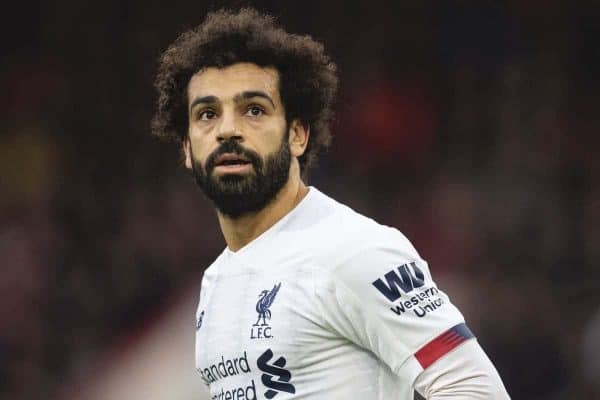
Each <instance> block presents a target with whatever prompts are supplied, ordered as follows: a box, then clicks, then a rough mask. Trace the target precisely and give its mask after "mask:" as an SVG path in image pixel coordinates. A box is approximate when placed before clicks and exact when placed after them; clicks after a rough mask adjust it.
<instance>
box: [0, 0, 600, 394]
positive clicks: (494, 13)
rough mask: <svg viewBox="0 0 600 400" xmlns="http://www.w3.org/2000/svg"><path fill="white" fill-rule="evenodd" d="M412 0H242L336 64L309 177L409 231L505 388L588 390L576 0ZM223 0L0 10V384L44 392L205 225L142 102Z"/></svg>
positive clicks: (595, 162) (599, 345)
mask: <svg viewBox="0 0 600 400" xmlns="http://www.w3.org/2000/svg"><path fill="white" fill-rule="evenodd" d="M414 3H417V4H408V2H406V4H404V5H401V4H399V2H380V1H375V2H369V4H368V5H367V4H364V5H360V6H359V5H357V4H354V3H353V2H341V1H335V2H317V1H302V2H289V3H287V2H286V3H284V2H277V1H257V2H254V3H252V4H253V5H254V6H255V7H257V8H258V9H260V10H265V11H269V12H271V13H273V14H274V15H276V16H278V17H279V19H280V21H281V23H282V24H283V25H284V26H285V27H286V28H287V29H288V30H289V31H291V32H295V33H303V34H304V33H307V34H310V35H312V36H313V37H315V38H317V39H319V40H322V41H323V42H324V43H325V45H326V47H327V48H328V49H329V51H330V53H331V54H332V55H333V57H334V59H335V60H336V62H337V64H338V66H339V69H340V74H341V93H340V97H339V103H338V107H337V109H338V114H337V122H336V125H335V127H334V129H333V131H334V133H335V138H334V142H333V146H332V148H331V149H330V150H329V152H327V153H326V154H323V155H322V156H321V158H320V166H319V167H318V168H317V169H315V170H314V171H313V172H312V176H311V180H310V183H311V184H312V185H315V186H316V187H318V188H319V189H320V190H322V191H324V192H325V193H327V194H329V195H331V196H333V197H335V198H336V199H337V200H339V201H341V202H344V203H347V204H349V205H350V206H352V207H354V208H355V209H357V210H358V211H360V212H362V213H364V214H366V215H369V216H372V217H374V218H375V219H376V220H378V221H379V222H381V223H384V224H386V225H392V226H395V227H397V228H399V229H400V230H401V231H402V232H403V233H404V234H405V235H406V236H407V237H408V238H409V239H411V241H412V242H413V243H414V245H415V247H416V248H417V249H418V250H419V252H420V253H421V255H422V256H423V258H425V259H426V260H428V262H429V264H430V268H431V271H432V273H433V276H434V278H435V279H436V281H437V282H438V284H439V285H440V286H441V287H442V288H443V289H444V290H445V291H447V292H448V293H449V294H450V296H451V298H452V299H453V300H454V302H455V303H456V304H458V306H459V307H460V308H461V310H462V311H463V313H464V314H465V317H466V318H467V321H468V322H469V324H470V325H471V327H472V329H473V331H474V332H475V333H476V334H477V336H478V338H479V341H480V343H481V344H482V346H483V347H484V348H485V349H486V351H487V352H488V354H489V355H490V357H491V358H492V360H493V361H494V363H495V365H496V366H497V368H498V370H499V371H500V374H501V375H502V377H503V379H504V381H505V384H506V386H507V389H508V391H509V393H510V394H511V396H512V397H513V398H514V399H583V398H585V399H593V398H600V383H599V382H600V185H599V184H598V182H599V172H600V160H599V159H600V157H598V152H599V151H598V150H600V147H599V144H600V139H599V138H598V135H597V134H598V131H599V128H600V118H599V109H598V107H599V104H600V103H599V100H600V99H599V98H598V96H597V94H598V92H599V91H600V4H599V3H598V2H592V1H590V2H585V1H581V2H566V1H563V2H558V1H553V2H552V1H551V2H541V1H531V2H516V1H513V2H507V3H504V4H503V5H499V4H498V3H496V2H488V1H483V2H465V1H447V2H435V1H426V2H414ZM240 4H248V3H240V2H228V3H216V2H202V1H197V2H169V3H165V2H141V1H129V2H118V1H105V2H93V3H86V2H75V1H57V2H45V3H38V4H32V3H30V2H17V3H12V4H11V6H12V8H13V11H11V12H8V13H6V14H5V15H4V18H5V19H7V20H6V21H5V23H3V24H1V25H0V26H1V28H0V29H1V30H2V34H1V35H0V37H1V41H2V53H3V57H2V63H1V64H0V83H1V86H0V87H2V90H3V94H2V96H1V97H0V102H1V109H0V110H1V111H0V127H1V134H0V170H1V175H0V176H1V178H0V179H1V181H0V220H1V221H2V222H1V225H0V261H1V268H0V287H1V293H2V301H1V302H0V321H2V322H1V323H2V328H1V329H0V376H1V377H2V378H1V379H0V398H6V399H41V398H54V397H53V396H54V394H55V393H56V391H57V390H58V388H59V387H60V385H61V384H62V383H63V382H64V381H65V380H68V379H69V377H70V376H73V375H75V374H77V371H78V370H80V369H82V368H86V366H87V365H90V363H93V360H95V359H97V358H98V357H100V355H101V354H104V353H105V352H107V351H109V349H110V348H111V346H113V344H114V343H115V341H118V340H119V339H120V338H123V337H131V336H132V335H133V336H134V337H135V335H136V332H139V331H140V329H141V328H140V327H143V326H144V324H146V323H147V321H148V320H152V318H153V316H154V315H155V314H156V313H157V312H159V310H161V309H162V307H164V305H165V303H167V302H168V301H169V299H171V298H173V296H176V293H178V292H180V291H182V290H183V289H184V288H188V287H189V286H190V285H192V286H194V287H195V288H199V284H200V278H201V275H202V271H203V269H204V268H205V267H207V266H208V265H209V264H210V262H212V260H213V259H214V257H215V256H216V255H217V254H218V253H219V252H220V251H221V250H222V248H223V247H224V241H223V239H222V237H221V234H220V231H219V228H218V225H217V221H216V218H215V215H214V211H213V210H212V208H211V206H210V204H209V203H208V202H206V201H205V200H204V199H203V198H202V195H201V193H200V192H199V190H198V189H197V188H196V186H195V184H194V183H193V181H192V179H191V178H190V177H189V176H188V174H187V172H186V171H185V169H184V168H183V166H182V164H181V159H180V154H179V149H178V148H176V147H174V146H173V145H168V144H165V143H161V142H159V141H158V140H157V139H155V138H153V137H151V135H150V129H149V123H150V119H151V117H152V113H153V104H154V99H155V95H154V91H153V87H152V82H153V79H154V73H155V71H156V66H157V59H158V57H159V55H160V54H161V52H162V51H163V50H164V49H165V48H166V47H167V46H168V45H169V44H170V43H171V42H172V41H173V40H174V39H175V38H176V36H177V35H178V34H179V33H181V32H183V31H184V30H186V29H188V28H191V27H193V26H196V25H197V24H199V23H200V22H201V21H202V20H203V18H204V15H205V14H206V12H207V11H208V10H211V9H217V8H220V7H221V6H238V5H240ZM192 320H193V315H192V316H190V321H192ZM189 350H190V352H193V348H191V347H190V349H189ZM190 367H191V366H190Z"/></svg>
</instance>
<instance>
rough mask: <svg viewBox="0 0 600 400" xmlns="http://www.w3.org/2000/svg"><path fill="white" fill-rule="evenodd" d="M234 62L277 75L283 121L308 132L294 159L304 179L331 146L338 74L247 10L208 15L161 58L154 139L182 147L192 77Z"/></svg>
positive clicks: (310, 44) (308, 45)
mask: <svg viewBox="0 0 600 400" xmlns="http://www.w3.org/2000/svg"><path fill="white" fill-rule="evenodd" d="M238 62H251V63H254V64H256V65H258V66H261V67H267V66H269V67H274V68H275V69H276V70H277V71H278V73H279V92H280V96H281V99H282V101H283V105H284V108H285V114H286V115H285V117H286V120H287V121H288V122H290V121H292V120H294V119H298V120H300V121H301V122H302V123H303V124H305V125H308V126H309V127H310V133H311V134H310V138H309V141H308V144H307V148H306V151H305V152H304V154H303V155H302V156H300V157H299V158H298V161H299V163H300V169H301V171H302V172H303V173H304V172H305V171H306V170H307V168H308V167H310V166H311V165H313V163H314V162H315V161H316V158H317V154H318V153H319V151H320V150H322V149H323V148H326V147H327V146H328V145H329V144H330V142H331V131H330V127H329V125H330V123H331V121H332V119H333V103H334V100H335V96H336V92H337V87H338V77H337V68H336V65H335V63H334V62H333V61H332V60H331V58H330V57H329V55H327V54H326V53H325V50H324V47H323V45H322V44H321V43H319V42H317V41H315V40H313V39H312V38H311V37H310V36H300V35H296V34H290V33H288V32H286V31H284V30H283V29H282V28H280V27H279V26H278V25H277V24H276V22H275V19H274V18H273V17H272V16H270V15H265V14H260V13H259V12H258V11H256V10H254V9H251V8H243V9H241V10H240V11H238V12H232V11H229V10H224V9H222V10H219V11H215V12H212V13H209V14H208V15H207V16H206V19H205V20H204V22H203V23H202V24H201V25H199V26H198V27H196V28H194V29H191V30H189V31H187V32H185V33H183V34H181V35H180V36H179V37H178V38H177V39H176V40H175V42H173V44H172V45H171V46H169V48H168V49H167V50H166V51H165V52H164V53H163V54H162V56H161V58H160V63H159V68H158V74H157V76H156V80H155V82H154V86H155V88H156V89H157V91H158V101H157V110H156V114H155V116H154V118H153V120H152V133H153V134H154V135H156V136H159V137H162V138H166V139H171V140H175V141H177V142H179V143H181V141H183V140H184V139H185V137H186V136H187V132H188V116H187V92H186V91H187V86H188V83H189V81H190V79H191V77H192V76H193V75H194V74H196V73H197V72H198V71H200V70H201V69H203V68H206V67H217V68H222V67H226V66H229V65H231V64H235V63H238Z"/></svg>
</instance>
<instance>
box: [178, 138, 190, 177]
mask: <svg viewBox="0 0 600 400" xmlns="http://www.w3.org/2000/svg"><path fill="white" fill-rule="evenodd" d="M181 146H182V147H183V155H184V157H185V159H184V163H185V167H186V168H187V169H189V170H191V169H192V148H191V146H192V145H191V143H190V138H189V137H187V136H186V137H185V138H184V139H183V142H182V143H181Z"/></svg>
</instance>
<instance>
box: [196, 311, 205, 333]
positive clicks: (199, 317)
mask: <svg viewBox="0 0 600 400" xmlns="http://www.w3.org/2000/svg"><path fill="white" fill-rule="evenodd" d="M203 319H204V310H202V312H201V313H200V315H199V316H198V320H197V321H196V330H199V329H200V328H201V327H202V320H203Z"/></svg>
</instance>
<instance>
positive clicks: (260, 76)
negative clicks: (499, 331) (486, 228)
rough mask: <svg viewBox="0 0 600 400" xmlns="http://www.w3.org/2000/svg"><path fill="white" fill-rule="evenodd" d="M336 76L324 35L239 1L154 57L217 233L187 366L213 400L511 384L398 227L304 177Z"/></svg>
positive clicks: (326, 132) (460, 393)
mask: <svg viewBox="0 0 600 400" xmlns="http://www.w3.org/2000/svg"><path fill="white" fill-rule="evenodd" d="M337 85H338V78H337V73H336V66H335V64H334V63H333V62H332V60H331V59H330V57H329V56H328V55H327V53H326V52H325V50H324V47H323V45H322V44H321V43H319V42H317V41H315V40H313V39H312V38H311V37H309V36H300V35H296V34H290V33H288V32H286V31H284V30H283V29H282V28H281V27H280V26H279V25H277V23H276V21H275V20H274V18H273V17H271V16H269V15H265V14H261V13H259V12H257V11H255V10H253V9H248V8H246V9H242V10H240V11H237V12H233V11H228V10H220V11H216V12H212V13H210V14H208V16H207V17H206V19H205V21H204V22H203V23H202V24H201V25H200V26H198V27H197V28H195V29H192V30H190V31H188V32H185V33H184V34H182V35H181V36H180V37H179V38H177V39H176V40H175V42H174V43H173V44H172V45H171V46H170V47H169V48H168V49H167V50H166V51H165V52H164V54H163V55H162V57H161V59H160V64H159V70H158V74H157V77H156V81H155V86H156V88H157V91H158V104H157V111H156V114H155V117H154V119H153V123H152V128H153V132H154V133H155V134H156V135H158V136H161V137H166V138H171V139H174V140H176V141H177V142H178V143H179V144H180V145H181V149H182V151H183V155H184V162H185V167H186V168H187V169H189V170H190V171H191V173H192V174H193V176H194V178H195V180H196V182H197V184H198V186H199V187H200V188H201V189H202V192H203V193H204V194H205V196H206V197H207V198H208V199H210V201H211V202H212V203H213V204H214V206H215V208H216V212H217V217H218V220H219V224H220V227H221V230H222V233H223V236H224V238H225V241H226V243H227V247H226V248H225V249H224V250H223V252H222V253H221V254H220V255H219V256H218V257H217V259H216V260H215V261H214V262H213V263H212V265H210V267H209V268H208V269H207V270H206V271H205V273H204V276H203V279H202V285H201V290H200V301H199V305H198V309H197V313H196V369H197V371H198V373H199V379H201V380H202V381H203V382H204V383H205V384H206V385H207V386H208V387H209V391H210V394H211V398H212V399H215V400H233V399H236V400H242V399H248V400H251V399H277V400H285V399H311V400H312V399H328V400H331V399H361V400H371V399H373V400H374V399H383V400H387V399H407V400H408V399H413V397H414V396H416V395H418V396H421V397H423V398H426V399H507V398H509V397H508V394H507V392H506V390H505V388H504V385H503V383H502V380H501V378H500V377H499V375H498V373H497V371H496V369H495V368H494V366H493V364H492V363H491V362H490V360H489V359H488V357H487V356H486V354H485V353H484V351H483V350H482V349H481V347H480V345H479V344H478V342H477V340H476V338H475V337H474V335H473V333H472V332H471V331H470V330H469V328H468V326H467V324H466V323H465V320H464V318H463V316H462V314H461V313H460V311H459V310H458V309H457V308H456V307H455V306H454V305H453V304H452V303H451V301H450V300H449V298H448V296H447V295H446V294H445V293H444V292H442V291H441V290H440V289H439V288H438V287H437V286H436V284H435V283H434V281H433V280H432V277H431V274H430V271H429V266H428V265H427V262H426V261H425V260H423V258H421V256H420V255H419V253H417V251H416V250H415V248H414V247H413V246H412V244H411V243H410V242H409V240H408V239H407V238H406V237H404V236H403V235H402V233H400V232H399V231H398V230H396V229H394V228H390V227H387V226H383V225H380V224H378V223H377V222H375V221H373V220H372V219H370V218H368V217H365V216H363V215H360V214H358V213H357V212H355V211H353V210H352V209H350V208H349V207H347V206H345V205H343V204H341V203H339V202H337V201H336V200H334V199H332V198H330V197H328V196H327V195H326V194H324V193H323V192H321V191H319V190H318V189H317V188H315V187H311V186H307V184H306V181H305V179H304V178H303V177H305V176H306V174H305V173H306V172H307V171H308V169H309V168H310V167H311V165H313V163H314V162H315V160H316V157H317V154H318V153H319V151H320V150H322V149H323V148H324V147H326V146H327V145H328V144H329V142H330V139H331V132H330V128H329V124H330V121H331V120H332V117H333V111H332V109H333V102H334V100H335V96H336V91H337Z"/></svg>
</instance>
